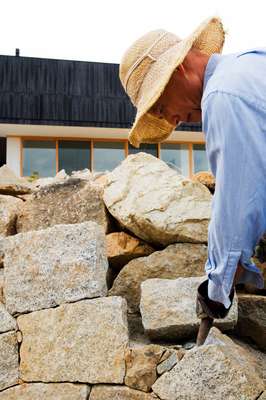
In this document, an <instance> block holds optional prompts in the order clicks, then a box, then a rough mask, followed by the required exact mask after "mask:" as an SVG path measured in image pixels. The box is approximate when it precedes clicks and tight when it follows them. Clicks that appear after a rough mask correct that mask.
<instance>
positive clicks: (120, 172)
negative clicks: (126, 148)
mask: <svg viewBox="0 0 266 400" xmlns="http://www.w3.org/2000/svg"><path fill="white" fill-rule="evenodd" d="M107 178H108V184H107V185H106V187H105V190H104V197H103V199H104V202H105V204H106V206H107V208H108V210H109V211H110V213H111V214H112V215H113V216H114V217H115V218H116V219H117V220H118V221H119V222H120V224H121V225H122V226H124V227H126V228H127V229H129V230H130V231H131V232H133V233H134V234H135V235H136V236H138V237H139V238H141V239H143V240H145V241H147V242H151V243H155V244H162V245H168V244H171V243H176V242H197V243H199V242H207V238H208V224H209V220H210V216H211V199H212V195H211V193H210V192H209V190H208V189H207V188H206V187H205V186H204V185H202V184H201V183H199V182H195V181H192V180H190V179H187V178H184V177H183V176H182V175H179V174H178V173H177V172H176V171H175V170H173V169H172V168H170V167H168V165H167V164H166V163H165V162H163V161H162V160H160V159H158V158H157V157H153V156H152V155H150V154H147V153H142V152H140V153H138V154H134V155H129V156H128V157H127V158H126V159H125V160H124V161H123V162H122V163H121V164H120V165H119V166H118V167H117V168H115V169H114V170H113V171H112V172H110V174H108V176H107Z"/></svg>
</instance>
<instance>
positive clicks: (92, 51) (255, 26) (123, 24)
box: [0, 0, 266, 63]
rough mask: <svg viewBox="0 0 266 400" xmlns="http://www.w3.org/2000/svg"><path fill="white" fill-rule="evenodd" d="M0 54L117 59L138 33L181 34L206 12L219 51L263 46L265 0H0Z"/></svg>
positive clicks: (199, 20)
mask: <svg viewBox="0 0 266 400" xmlns="http://www.w3.org/2000/svg"><path fill="white" fill-rule="evenodd" d="M0 4H1V22H0V38H1V40H0V54H5V55H15V49H16V48H19V49H20V55H21V56H27V57H41V58H57V59H68V60H83V61H99V62H110V63H119V62H120V60H121V57H122V55H123V53H124V51H125V50H126V49H127V47H129V46H130V44H131V43H132V42H133V41H134V40H136V39H137V38H138V37H140V36H141V35H143V34H145V33H146V32H148V31H150V30H153V29H166V30H168V31H170V32H173V33H175V34H177V35H178V36H179V37H181V38H184V37H186V36H187V35H189V34H190V33H192V31H193V30H194V29H196V28H197V26H198V25H199V24H200V23H201V22H202V21H203V20H204V19H205V18H208V17H209V16H212V15H218V16H219V17H220V18H221V19H222V21H223V23H224V26H225V29H226V31H227V35H226V42H225V46H224V51H223V52H224V53H225V54H227V53H231V52H235V51H239V50H244V49H249V48H251V47H255V46H266V22H265V20H266V18H265V15H266V13H265V11H266V2H265V0H251V1H250V0H249V1H248V0H242V1H239V0H223V1H221V0H201V1H200V0H198V1H196V0H183V1H179V0H42V1H40V0H39V1H38V0H1V3H0Z"/></svg>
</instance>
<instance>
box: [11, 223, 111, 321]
mask: <svg viewBox="0 0 266 400" xmlns="http://www.w3.org/2000/svg"><path fill="white" fill-rule="evenodd" d="M4 252H5V258H4V275H5V286H4V297H5V301H6V308H7V310H8V311H9V312H10V313H11V314H17V313H24V312H27V311H34V310H39V309H41V308H48V307H53V306H56V305H58V304H62V303H65V302H71V301H76V300H79V299H83V298H86V297H87V298H88V297H89V298H92V297H98V296H105V295H106V293H107V286H106V271H107V267H108V265H107V258H106V247H105V234H104V229H103V227H102V226H99V225H98V224H97V223H95V222H92V221H90V222H84V223H81V224H69V225H56V226H53V227H51V228H47V229H43V230H39V231H31V232H24V233H19V234H17V235H15V236H10V237H8V238H6V239H5V240H4Z"/></svg>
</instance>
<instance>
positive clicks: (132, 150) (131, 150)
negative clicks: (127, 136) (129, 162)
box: [128, 143, 158, 157]
mask: <svg viewBox="0 0 266 400" xmlns="http://www.w3.org/2000/svg"><path fill="white" fill-rule="evenodd" d="M140 151H144V152H145V153H149V154H151V155H153V156H154V157H157V156H158V151H157V144H156V143H141V145H140V147H139V148H138V149H137V148H136V147H134V146H132V145H131V144H130V143H128V154H136V153H139V152H140Z"/></svg>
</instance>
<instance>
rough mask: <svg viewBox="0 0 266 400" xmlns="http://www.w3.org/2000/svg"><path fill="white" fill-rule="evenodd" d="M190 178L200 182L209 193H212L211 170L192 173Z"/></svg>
mask: <svg viewBox="0 0 266 400" xmlns="http://www.w3.org/2000/svg"><path fill="white" fill-rule="evenodd" d="M191 179H192V180H194V181H198V182H200V183H202V184H203V185H205V186H206V187H207V188H208V189H209V190H210V192H211V193H214V190H215V177H214V176H213V175H212V173H211V172H208V171H200V172H197V173H196V174H194V175H192V177H191Z"/></svg>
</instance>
